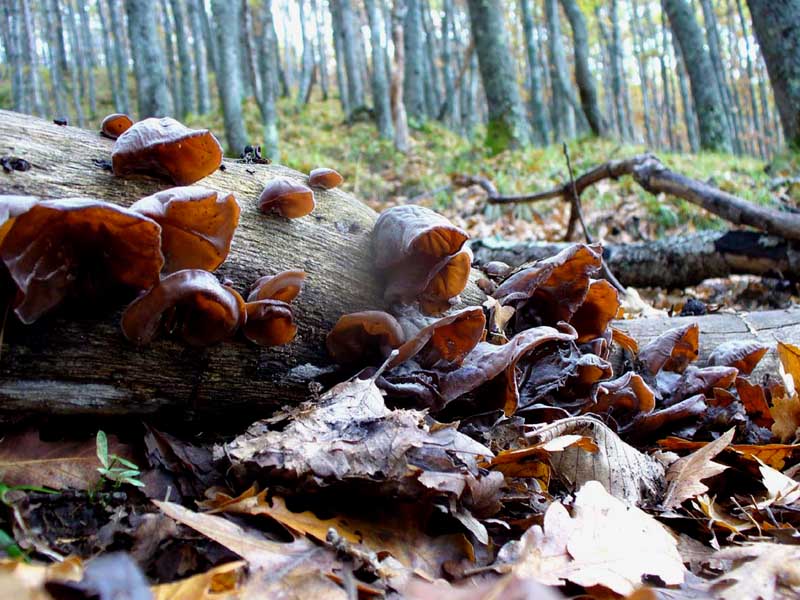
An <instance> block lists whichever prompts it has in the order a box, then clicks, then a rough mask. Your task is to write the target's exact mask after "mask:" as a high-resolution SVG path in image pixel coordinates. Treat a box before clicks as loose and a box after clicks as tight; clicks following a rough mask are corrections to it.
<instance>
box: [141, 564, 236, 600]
mask: <svg viewBox="0 0 800 600" xmlns="http://www.w3.org/2000/svg"><path fill="white" fill-rule="evenodd" d="M246 564H247V563H246V562H245V561H243V560H239V561H234V562H229V563H225V564H224V565H220V566H218V567H214V568H213V569H211V570H209V571H206V572H205V573H199V574H197V575H194V576H192V577H188V578H186V579H181V580H179V581H173V582H172V583H163V584H161V585H156V586H153V587H152V588H151V591H152V592H153V600H226V599H229V600H233V599H234V598H238V596H239V590H240V585H241V582H242V579H243V573H242V571H243V570H244V567H245V565H246Z"/></svg>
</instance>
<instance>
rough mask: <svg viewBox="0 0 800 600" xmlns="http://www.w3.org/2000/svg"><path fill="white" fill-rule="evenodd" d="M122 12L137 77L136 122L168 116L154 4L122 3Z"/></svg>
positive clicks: (149, 0) (133, 0) (139, 0)
mask: <svg viewBox="0 0 800 600" xmlns="http://www.w3.org/2000/svg"><path fill="white" fill-rule="evenodd" d="M125 9H126V11H127V14H128V39H130V43H131V50H132V52H133V68H134V72H135V73H136V94H137V100H138V107H139V118H140V119H144V118H146V117H164V116H168V115H169V113H170V107H171V105H172V102H171V100H170V96H169V90H168V89H167V73H166V68H165V65H164V56H163V54H162V52H161V43H160V42H159V40H158V33H157V32H156V4H155V2H154V1H153V0H125Z"/></svg>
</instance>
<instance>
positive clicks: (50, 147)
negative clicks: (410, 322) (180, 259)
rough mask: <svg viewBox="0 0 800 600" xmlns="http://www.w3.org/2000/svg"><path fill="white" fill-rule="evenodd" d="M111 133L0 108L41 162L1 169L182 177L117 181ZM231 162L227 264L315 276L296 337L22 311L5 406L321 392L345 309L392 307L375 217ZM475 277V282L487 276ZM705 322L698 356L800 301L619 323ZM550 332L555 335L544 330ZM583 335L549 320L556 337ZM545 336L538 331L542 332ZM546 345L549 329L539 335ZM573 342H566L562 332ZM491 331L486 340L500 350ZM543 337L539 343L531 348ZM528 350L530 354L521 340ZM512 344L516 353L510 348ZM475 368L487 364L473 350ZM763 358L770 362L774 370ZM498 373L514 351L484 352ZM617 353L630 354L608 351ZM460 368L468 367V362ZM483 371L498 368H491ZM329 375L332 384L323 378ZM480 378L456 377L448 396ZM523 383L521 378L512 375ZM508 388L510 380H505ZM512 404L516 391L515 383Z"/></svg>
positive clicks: (239, 276)
mask: <svg viewBox="0 0 800 600" xmlns="http://www.w3.org/2000/svg"><path fill="white" fill-rule="evenodd" d="M112 145H113V143H112V142H111V141H109V140H108V139H104V138H102V137H100V136H98V135H97V134H96V133H92V132H86V131H82V130H79V129H76V128H72V127H59V126H55V125H53V124H52V123H49V122H46V121H43V120H40V119H35V118H32V117H30V116H27V115H17V114H15V113H10V112H5V111H0V154H11V153H13V154H14V155H17V156H20V157H22V158H25V159H27V160H29V161H30V162H31V163H32V165H33V168H32V169H30V170H29V171H26V172H14V173H9V174H6V173H0V193H2V194H23V195H31V196H35V197H38V198H54V197H55V198H58V197H68V196H74V195H76V194H78V193H80V194H83V195H91V196H94V197H97V198H102V199H104V200H107V201H109V202H113V203H116V204H119V205H122V206H130V204H132V203H133V202H134V201H136V200H138V199H140V198H142V197H145V196H149V195H151V194H154V193H156V192H158V191H161V190H164V189H166V188H168V187H170V185H169V184H167V183H165V182H164V181H163V180H161V179H155V178H152V177H136V178H124V179H123V178H119V177H114V176H113V175H112V174H111V173H109V172H108V171H106V170H104V169H103V167H102V162H103V161H106V160H107V159H108V157H109V155H110V152H111V148H112ZM225 167H226V169H225V170H224V171H215V172H214V173H212V174H210V175H209V176H208V177H207V178H206V179H205V180H204V181H203V183H202V185H204V186H206V187H209V188H211V189H224V190H230V191H231V192H232V193H234V195H235V196H236V198H237V199H238V201H239V203H240V205H241V217H240V222H239V226H238V228H237V230H236V233H235V235H234V239H233V242H232V245H231V251H230V254H229V256H228V258H227V259H226V261H225V262H224V263H223V264H222V265H221V266H220V268H219V270H218V272H217V274H218V276H219V277H220V278H227V279H230V280H231V281H232V284H233V286H234V287H235V288H236V289H238V290H247V289H248V288H249V286H250V285H251V284H252V283H253V281H254V280H256V279H257V278H258V277H259V276H260V275H263V274H264V272H265V270H266V269H270V270H273V272H278V271H280V270H290V269H298V268H301V269H303V270H304V271H306V272H307V273H308V278H307V281H306V284H305V286H304V290H303V293H302V294H301V295H300V296H299V297H298V298H297V299H296V300H295V301H294V303H293V307H292V308H293V312H294V317H295V319H296V324H297V328H298V333H297V337H296V338H295V340H294V341H293V342H292V343H290V344H288V345H285V346H278V347H270V348H264V347H260V346H256V345H254V344H251V343H249V342H247V341H246V340H245V339H243V338H242V337H240V336H237V337H236V338H234V339H233V340H231V341H226V342H225V343H222V344H218V345H216V346H213V347H208V348H188V347H186V346H185V344H183V343H182V342H180V341H178V340H175V339H171V338H161V339H157V340H154V341H153V342H152V343H151V344H150V345H149V346H147V347H146V348H137V347H136V346H134V345H133V344H131V343H130V342H129V341H127V340H126V339H125V338H124V336H123V335H122V333H121V331H120V328H119V319H120V314H121V312H122V310H123V308H124V305H123V304H119V305H115V306H108V307H106V308H105V309H104V310H103V311H101V312H99V313H96V314H91V315H74V314H70V313H68V312H67V311H61V310H58V311H54V312H53V313H52V314H50V315H48V316H47V317H46V318H43V319H41V320H40V321H38V322H37V323H35V324H34V325H31V326H24V325H22V324H21V323H19V321H18V320H17V319H16V318H11V317H9V319H8V322H7V323H6V327H5V331H4V337H3V347H2V357H1V358H0V407H2V417H3V418H6V419H8V418H19V417H20V416H23V415H29V414H31V413H36V412H39V413H44V414H50V415H53V414H83V415H85V414H95V415H126V416H130V415H140V416H141V415H148V414H154V413H157V412H158V413H161V417H162V418H163V419H165V420H169V418H170V417H172V419H173V420H174V421H181V422H187V421H189V420H191V419H197V418H198V417H204V418H205V420H206V423H209V424H213V425H214V426H215V428H216V429H215V430H219V428H220V427H223V426H224V420H222V419H220V416H221V415H225V416H227V417H230V418H233V419H238V423H234V424H233V425H241V424H242V423H250V422H252V421H253V419H256V418H258V417H259V416H262V415H266V414H268V413H269V412H271V411H272V410H274V409H275V408H276V407H279V406H282V405H287V404H296V403H298V402H300V401H302V400H306V399H307V398H308V396H309V383H310V382H311V383H314V387H315V388H316V389H318V383H317V381H318V380H315V377H318V376H319V375H320V374H324V373H325V372H326V370H328V369H329V368H330V367H331V365H332V360H331V359H330V357H329V356H328V355H327V352H326V350H325V337H326V335H327V333H328V332H329V331H330V330H331V329H332V327H333V325H334V324H335V323H336V321H337V320H338V319H339V317H340V316H341V315H343V314H347V313H353V312H358V311H363V310H381V309H385V308H386V306H385V302H384V300H383V289H382V286H381V285H380V284H379V281H378V280H377V277H376V274H375V272H374V269H373V260H374V251H373V247H372V240H371V232H372V228H373V226H374V223H375V220H376V215H375V213H374V212H373V211H372V210H370V209H369V208H368V207H366V206H365V205H363V204H362V203H360V202H358V201H357V200H355V199H354V198H353V197H352V196H350V195H348V194H346V193H343V192H341V191H339V190H330V191H325V190H319V191H317V192H316V193H315V195H316V200H317V208H316V209H315V211H314V213H313V216H312V217H311V218H308V219H298V220H292V221H289V220H284V219H268V218H265V217H264V216H263V215H261V214H260V213H259V211H258V195H259V194H260V192H261V190H262V189H263V187H264V185H265V183H267V182H268V181H269V180H272V179H274V178H276V177H285V178H288V179H290V180H292V181H294V182H297V183H304V182H305V181H306V180H307V178H306V176H305V175H303V174H301V173H297V172H295V171H291V170H289V169H286V168H284V167H281V166H278V165H260V164H246V163H240V162H237V161H226V162H225ZM476 278H477V276H476V274H473V276H472V279H473V280H474V279H476ZM461 297H462V299H463V300H464V302H465V304H467V305H472V306H476V305H480V304H481V303H482V302H483V301H484V300H485V299H486V298H485V296H484V295H483V294H482V293H481V292H480V291H479V290H478V289H477V287H476V286H475V285H474V284H472V283H469V284H468V285H467V287H466V288H465V290H464V291H463V292H462V293H461ZM695 321H696V322H698V323H700V328H701V332H702V333H701V336H700V359H699V360H700V361H701V362H702V361H703V360H704V359H705V358H707V357H708V354H709V352H710V349H712V348H714V347H715V346H717V345H719V344H720V343H721V342H723V341H725V340H726V339H731V338H741V339H750V340H760V341H762V342H764V343H765V344H767V345H770V346H771V347H774V344H775V339H776V338H777V339H785V340H791V339H798V337H800V309H793V310H791V311H771V312H768V313H752V314H750V315H746V316H741V315H731V314H716V315H710V316H707V317H702V318H683V319H667V318H664V319H646V320H634V321H628V322H619V321H617V322H614V323H613V325H614V327H618V328H622V329H624V330H625V331H626V332H628V333H630V334H632V335H633V337H635V338H636V339H638V340H639V342H640V344H641V345H642V347H644V346H645V345H646V342H647V341H648V340H649V339H651V338H653V337H654V335H655V334H657V333H659V332H662V331H664V330H665V329H668V328H671V327H675V326H676V325H677V324H685V323H690V322H695ZM542 333H544V332H542ZM550 336H556V337H559V336H565V337H566V338H568V339H572V337H573V335H571V334H567V333H562V332H558V331H556V330H549V331H548V332H547V335H544V337H550ZM532 337H535V336H532ZM528 341H529V342H530V343H531V344H532V345H535V343H536V341H537V340H534V339H530V340H528ZM561 343H565V342H561ZM505 347H506V346H502V347H500V346H496V347H492V346H491V344H488V343H486V342H482V343H479V344H478V346H477V348H485V349H486V350H487V351H488V350H491V349H492V348H497V349H496V350H494V352H500V353H503V354H505V352H511V350H513V347H512V348H510V349H509V350H503V348H505ZM531 347H532V346H531ZM518 351H520V352H521V351H523V349H522V348H520V349H518ZM511 353H512V354H514V353H513V352H511ZM473 354H474V355H475V356H474V359H475V360H474V361H473V358H469V359H468V360H465V363H464V365H465V366H469V365H468V364H467V363H469V364H473V363H474V364H476V365H478V366H480V367H481V371H484V370H485V369H484V366H483V362H484V361H481V360H480V359H479V355H477V354H475V353H474V351H473V352H471V353H470V354H469V355H468V356H470V357H471V356H473ZM772 354H773V353H769V354H768V355H767V356H766V357H765V359H764V360H762V362H761V364H760V365H759V367H758V369H757V371H756V373H758V372H759V371H760V370H761V369H762V368H772V369H775V367H774V365H775V363H774V361H773V362H772V363H771V366H770V363H768V362H767V359H768V358H769V357H770V356H771V355H772ZM486 358H487V360H489V364H490V365H492V366H493V368H496V370H497V371H498V372H501V371H503V370H506V369H509V365H511V363H512V362H513V361H511V360H508V361H506V360H500V358H503V359H505V357H500V356H494V353H492V352H488V353H487V354H486ZM609 360H610V361H611V362H612V363H614V364H617V363H618V361H619V356H618V355H616V354H613V353H612V356H611V358H610V359H609ZM460 373H461V375H459V377H461V376H462V375H464V372H463V371H460ZM481 377H486V374H485V373H484V374H483V375H481ZM322 383H323V384H324V385H326V384H328V383H329V382H328V381H325V380H323V381H322ZM474 383H475V382H467V381H459V380H455V379H454V380H452V381H449V382H448V384H447V386H446V387H447V391H446V396H447V397H457V396H458V393H457V392H458V390H459V389H463V388H465V387H471V386H472V385H474ZM506 383H507V384H508V385H509V386H511V384H512V381H511V380H510V379H509V380H508V381H507V382H506ZM498 385H500V384H499V383H498ZM507 390H508V392H509V393H508V395H505V394H504V395H503V398H505V399H507V400H509V402H508V404H509V406H510V405H511V404H512V403H513V402H514V393H513V392H514V390H513V389H510V388H507Z"/></svg>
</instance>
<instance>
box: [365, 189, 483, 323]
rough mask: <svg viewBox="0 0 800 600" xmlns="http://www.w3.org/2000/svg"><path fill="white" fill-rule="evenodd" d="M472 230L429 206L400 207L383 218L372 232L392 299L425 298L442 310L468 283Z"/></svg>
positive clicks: (430, 307)
mask: <svg viewBox="0 0 800 600" xmlns="http://www.w3.org/2000/svg"><path fill="white" fill-rule="evenodd" d="M467 238H468V236H467V234H466V232H465V231H463V230H462V229H459V228H458V227H455V226H454V225H453V224H451V223H450V222H449V221H448V220H447V219H445V218H444V217H442V216H441V215H438V214H437V213H435V212H433V211H432V210H430V209H428V208H425V207H423V206H417V205H408V206H396V207H393V208H390V209H388V210H385V211H384V212H382V213H381V215H380V216H379V217H378V220H377V222H376V223H375V229H374V230H373V233H372V239H373V246H374V249H375V266H376V267H377V269H378V270H379V271H380V272H381V273H382V274H383V276H384V279H385V283H386V285H385V291H384V297H385V299H386V301H387V302H390V303H399V304H409V303H412V302H419V305H420V308H421V310H422V311H423V312H424V313H426V314H441V313H442V312H444V311H445V310H447V309H448V308H449V307H450V306H451V304H452V302H453V299H454V298H456V297H457V296H458V295H459V294H460V293H461V292H462V291H463V290H464V288H465V287H466V286H467V281H468V280H469V274H470V266H471V263H472V254H471V252H470V251H469V249H467V248H464V244H465V243H466V241H467Z"/></svg>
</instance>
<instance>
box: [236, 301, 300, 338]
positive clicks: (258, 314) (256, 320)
mask: <svg viewBox="0 0 800 600" xmlns="http://www.w3.org/2000/svg"><path fill="white" fill-rule="evenodd" d="M245 306H246V310H247V321H246V322H245V324H244V328H243V331H244V336H245V337H246V338H247V339H248V340H250V341H251V342H254V343H256V344H258V345H259V346H282V345H284V344H288V343H289V342H291V341H292V340H293V339H294V337H295V335H297V325H296V324H295V322H294V313H293V312H292V307H291V306H289V305H288V304H287V303H286V302H282V301H280V300H258V301H256V302H248V303H247V304H246V305H245Z"/></svg>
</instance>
